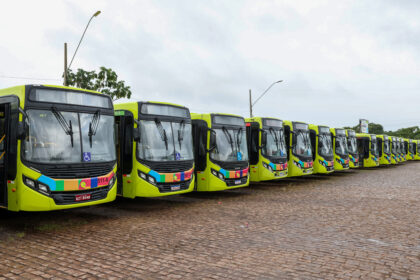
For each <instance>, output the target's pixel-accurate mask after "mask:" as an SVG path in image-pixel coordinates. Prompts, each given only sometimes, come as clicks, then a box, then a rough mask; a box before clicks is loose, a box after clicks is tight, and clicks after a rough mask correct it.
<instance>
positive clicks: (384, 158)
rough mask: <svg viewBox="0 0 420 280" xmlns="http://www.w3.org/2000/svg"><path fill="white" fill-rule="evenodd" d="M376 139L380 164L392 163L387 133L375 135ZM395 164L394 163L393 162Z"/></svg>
mask: <svg viewBox="0 0 420 280" xmlns="http://www.w3.org/2000/svg"><path fill="white" fill-rule="evenodd" d="M376 138H377V140H378V155H379V164H380V165H389V164H393V162H392V154H391V140H390V138H389V136H388V135H376ZM394 164H395V163H394Z"/></svg>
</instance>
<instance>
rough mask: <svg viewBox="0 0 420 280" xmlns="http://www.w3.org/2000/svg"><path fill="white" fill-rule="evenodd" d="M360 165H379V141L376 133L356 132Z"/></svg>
mask: <svg viewBox="0 0 420 280" xmlns="http://www.w3.org/2000/svg"><path fill="white" fill-rule="evenodd" d="M356 137H357V148H358V151H359V159H360V160H359V162H360V167H375V166H378V165H379V158H378V143H377V141H376V140H377V139H376V135H375V134H368V133H356Z"/></svg>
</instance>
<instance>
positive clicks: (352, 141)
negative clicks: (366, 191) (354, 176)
mask: <svg viewBox="0 0 420 280" xmlns="http://www.w3.org/2000/svg"><path fill="white" fill-rule="evenodd" d="M346 133H347V146H348V151H349V160H350V161H349V166H350V168H358V167H359V153H358V150H357V138H356V132H355V131H354V130H353V129H347V130H346Z"/></svg>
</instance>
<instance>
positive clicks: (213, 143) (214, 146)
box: [207, 128, 216, 152]
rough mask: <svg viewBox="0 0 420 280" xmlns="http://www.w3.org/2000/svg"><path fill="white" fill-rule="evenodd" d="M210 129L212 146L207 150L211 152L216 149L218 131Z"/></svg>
mask: <svg viewBox="0 0 420 280" xmlns="http://www.w3.org/2000/svg"><path fill="white" fill-rule="evenodd" d="M209 131H210V147H209V149H208V150H207V152H211V151H212V150H214V149H215V148H216V131H214V130H213V129H211V128H210V129H209Z"/></svg>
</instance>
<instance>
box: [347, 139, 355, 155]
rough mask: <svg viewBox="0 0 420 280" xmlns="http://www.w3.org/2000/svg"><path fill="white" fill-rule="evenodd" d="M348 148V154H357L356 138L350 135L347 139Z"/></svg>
mask: <svg viewBox="0 0 420 280" xmlns="http://www.w3.org/2000/svg"><path fill="white" fill-rule="evenodd" d="M347 144H348V150H349V153H350V154H357V138H356V137H354V136H350V137H349V138H348V140H347Z"/></svg>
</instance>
